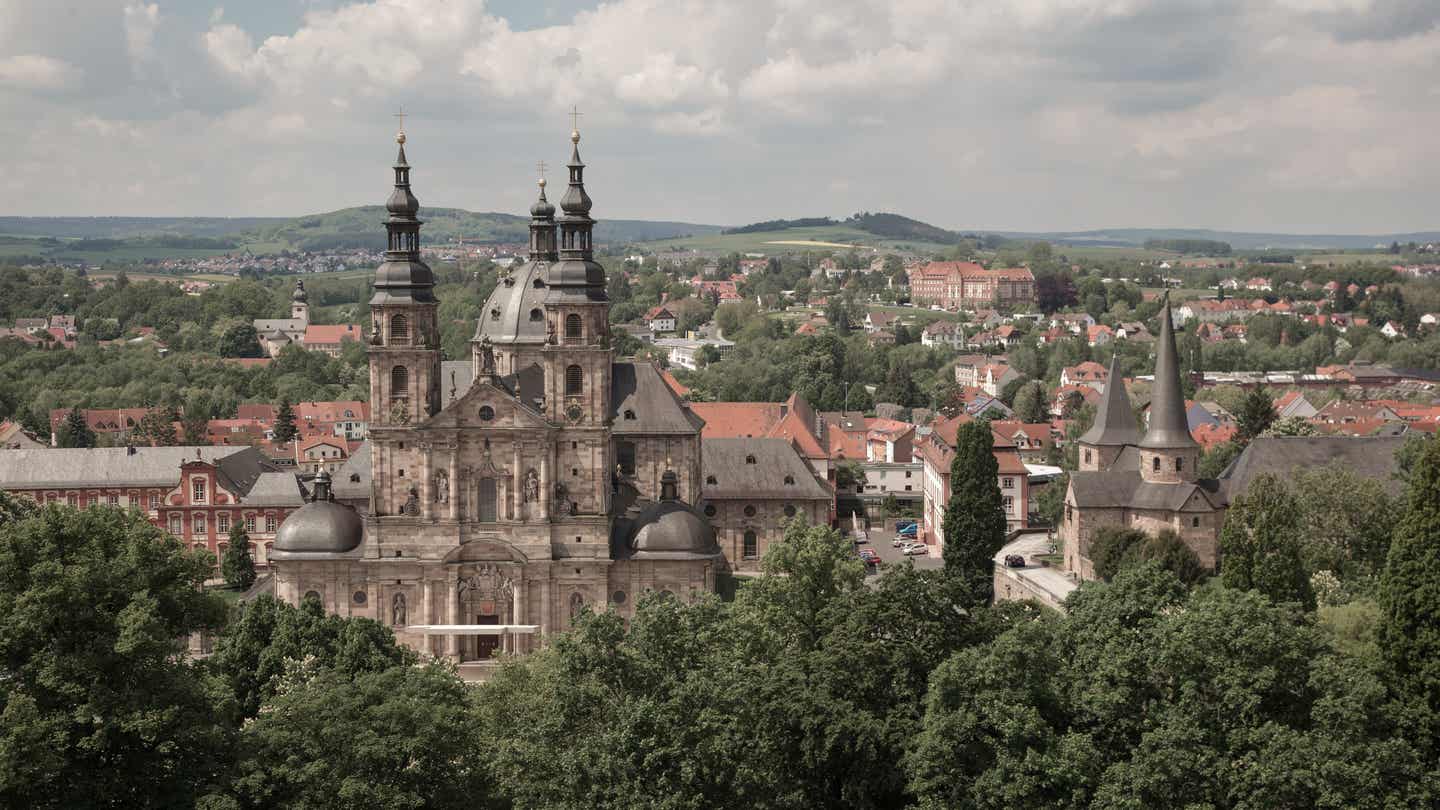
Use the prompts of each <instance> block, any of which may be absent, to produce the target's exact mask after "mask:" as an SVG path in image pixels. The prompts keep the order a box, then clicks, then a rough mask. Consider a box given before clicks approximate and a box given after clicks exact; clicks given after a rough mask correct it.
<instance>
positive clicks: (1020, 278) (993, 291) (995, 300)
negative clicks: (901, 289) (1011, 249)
mask: <svg viewBox="0 0 1440 810" xmlns="http://www.w3.org/2000/svg"><path fill="white" fill-rule="evenodd" d="M909 276H910V297H911V298H912V299H913V300H914V301H915V302H916V303H917V304H927V305H929V304H933V305H937V306H939V307H941V308H943V309H952V310H958V309H976V308H979V307H996V306H998V307H1005V308H1007V309H1018V308H1022V307H1027V306H1031V305H1033V304H1034V303H1035V276H1034V275H1033V274H1032V273H1031V272H1030V271H1029V270H1028V269H1026V268H1023V267H997V268H985V267H982V266H980V265H978V264H975V263H974V262H930V263H929V264H927V265H924V266H923V267H917V268H915V269H914V270H911V271H910V273H909Z"/></svg>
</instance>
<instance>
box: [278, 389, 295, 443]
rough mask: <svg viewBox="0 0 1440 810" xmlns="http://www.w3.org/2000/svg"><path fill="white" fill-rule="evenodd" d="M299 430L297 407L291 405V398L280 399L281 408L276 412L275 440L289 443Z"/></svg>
mask: <svg viewBox="0 0 1440 810" xmlns="http://www.w3.org/2000/svg"><path fill="white" fill-rule="evenodd" d="M299 432H300V431H298V430H297V429H296V428H295V409H294V408H293V407H291V405H290V400H288V399H282V400H280V409H279V410H278V411H276V412H275V428H274V435H275V441H276V442H277V443H279V444H288V443H289V442H290V440H291V439H294V438H295V436H296V435H298V434H299Z"/></svg>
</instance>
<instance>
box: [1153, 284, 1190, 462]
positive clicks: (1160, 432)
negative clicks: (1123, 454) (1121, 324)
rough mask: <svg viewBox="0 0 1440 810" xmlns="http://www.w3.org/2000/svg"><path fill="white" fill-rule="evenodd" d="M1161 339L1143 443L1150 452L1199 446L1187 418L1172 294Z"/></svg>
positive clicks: (1162, 315) (1167, 299)
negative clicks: (1171, 303)
mask: <svg viewBox="0 0 1440 810" xmlns="http://www.w3.org/2000/svg"><path fill="white" fill-rule="evenodd" d="M1160 318H1161V320H1160V339H1159V341H1157V343H1156V346H1155V382H1154V385H1153V388H1152V389H1151V392H1150V425H1149V427H1148V428H1147V429H1146V430H1145V436H1144V438H1142V439H1141V440H1140V447H1142V448H1146V449H1155V450H1160V449H1183V448H1192V447H1196V446H1197V445H1196V443H1195V439H1194V438H1193V437H1192V436H1191V435H1190V423H1189V419H1188V418H1187V417H1186V415H1185V392H1184V389H1183V388H1181V386H1180V355H1179V352H1177V351H1176V350H1175V326H1174V324H1173V323H1172V322H1171V320H1170V293H1169V292H1166V293H1165V302H1164V306H1163V307H1162V308H1161V310H1160Z"/></svg>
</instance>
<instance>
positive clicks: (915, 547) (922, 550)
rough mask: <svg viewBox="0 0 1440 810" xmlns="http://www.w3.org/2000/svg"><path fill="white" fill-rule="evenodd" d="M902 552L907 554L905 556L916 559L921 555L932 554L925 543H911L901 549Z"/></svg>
mask: <svg viewBox="0 0 1440 810" xmlns="http://www.w3.org/2000/svg"><path fill="white" fill-rule="evenodd" d="M901 551H903V552H904V553H905V556H907V557H914V556H918V555H920V554H929V553H930V549H929V547H927V546H926V545H925V544H924V543H911V544H910V545H908V546H906V547H905V548H903V549H901Z"/></svg>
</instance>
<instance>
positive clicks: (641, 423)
mask: <svg viewBox="0 0 1440 810" xmlns="http://www.w3.org/2000/svg"><path fill="white" fill-rule="evenodd" d="M627 412H628V413H633V414H634V415H635V418H634V419H627V418H625V414H626V413H627ZM610 418H611V419H612V420H613V424H612V426H611V432H612V433H614V434H615V435H617V436H624V435H627V434H637V433H638V434H656V433H670V434H675V433H679V434H687V435H695V434H698V433H699V432H700V428H701V427H703V426H704V424H705V423H704V420H702V419H700V417H698V416H696V415H695V414H693V413H691V412H690V409H689V408H688V407H687V406H686V404H685V402H684V401H683V400H681V399H680V397H679V396H677V395H676V394H675V391H674V389H672V388H671V387H670V386H669V385H668V384H667V383H666V382H665V378H664V377H661V376H660V372H659V371H658V370H657V369H656V368H655V367H654V366H653V365H651V364H649V363H642V362H618V363H615V364H614V365H613V366H611V375H610Z"/></svg>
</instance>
